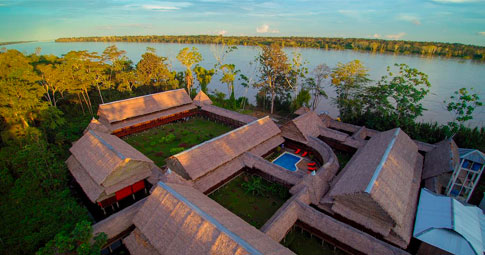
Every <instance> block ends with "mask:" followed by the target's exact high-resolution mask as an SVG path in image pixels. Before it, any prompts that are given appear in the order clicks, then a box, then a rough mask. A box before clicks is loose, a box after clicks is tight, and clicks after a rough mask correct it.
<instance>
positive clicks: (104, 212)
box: [101, 207, 106, 215]
mask: <svg viewBox="0 0 485 255" xmlns="http://www.w3.org/2000/svg"><path fill="white" fill-rule="evenodd" d="M101 210H103V214H104V215H106V211H105V210H104V208H103V207H101Z"/></svg>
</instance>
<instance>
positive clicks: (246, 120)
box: [201, 104, 257, 124]
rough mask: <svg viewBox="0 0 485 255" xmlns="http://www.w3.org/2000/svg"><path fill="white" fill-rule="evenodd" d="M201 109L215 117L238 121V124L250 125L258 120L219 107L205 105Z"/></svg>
mask: <svg viewBox="0 0 485 255" xmlns="http://www.w3.org/2000/svg"><path fill="white" fill-rule="evenodd" d="M201 109H202V111H205V112H208V113H212V114H215V115H218V116H221V117H224V118H228V119H231V120H235V121H238V122H240V123H243V124H247V123H250V122H252V121H255V120H257V118H256V117H253V116H250V115H246V114H241V113H238V112H235V111H231V110H227V109H224V108H221V107H217V106H214V105H208V104H205V105H202V108H201Z"/></svg>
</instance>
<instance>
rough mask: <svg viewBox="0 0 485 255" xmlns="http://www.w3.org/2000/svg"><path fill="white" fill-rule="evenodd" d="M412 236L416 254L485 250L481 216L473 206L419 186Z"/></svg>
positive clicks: (484, 231) (482, 217)
mask: <svg viewBox="0 0 485 255" xmlns="http://www.w3.org/2000/svg"><path fill="white" fill-rule="evenodd" d="M413 236H414V237H415V238H417V239H419V240H421V241H422V242H423V244H422V245H421V247H420V248H419V250H418V254H476V255H482V254H483V253H484V251H485V247H484V242H483V240H484V238H485V216H484V214H483V213H482V210H480V208H478V207H476V206H469V205H464V204H462V203H461V202H459V201H457V200H456V199H454V198H450V197H447V196H443V195H438V194H435V193H433V192H431V191H429V190H427V189H421V195H420V198H419V204H418V209H417V213H416V222H415V224H414V232H413Z"/></svg>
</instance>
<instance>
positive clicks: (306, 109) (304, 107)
mask: <svg viewBox="0 0 485 255" xmlns="http://www.w3.org/2000/svg"><path fill="white" fill-rule="evenodd" d="M310 111H312V110H310V108H308V107H306V106H302V107H300V108H298V110H296V111H295V114H296V115H303V114H305V113H307V112H310Z"/></svg>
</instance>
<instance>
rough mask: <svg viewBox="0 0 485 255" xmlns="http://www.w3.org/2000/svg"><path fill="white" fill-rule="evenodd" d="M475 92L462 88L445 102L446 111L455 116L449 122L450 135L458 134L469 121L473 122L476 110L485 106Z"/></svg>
mask: <svg viewBox="0 0 485 255" xmlns="http://www.w3.org/2000/svg"><path fill="white" fill-rule="evenodd" d="M473 92H474V89H473V88H471V89H470V91H468V89H467V88H461V89H459V90H457V91H455V92H454V93H453V95H452V96H450V98H449V99H448V100H445V101H443V102H444V103H445V104H446V109H447V110H448V111H449V112H450V113H452V114H454V116H455V117H454V120H453V121H452V122H451V121H450V122H448V128H449V130H450V134H453V133H456V132H457V131H458V129H459V128H460V127H463V126H464V124H465V123H466V122H467V121H469V120H472V119H473V112H474V111H475V109H476V108H478V107H481V106H482V105H483V103H482V102H481V101H480V96H479V95H478V94H476V93H473ZM472 93H473V94H472Z"/></svg>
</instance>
